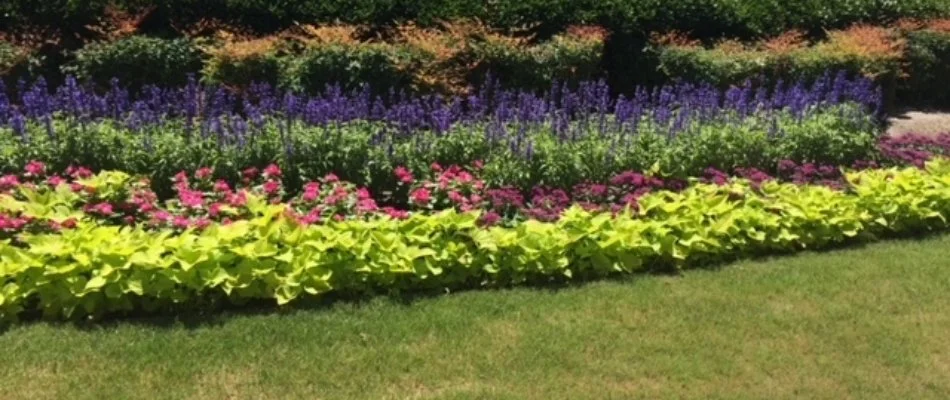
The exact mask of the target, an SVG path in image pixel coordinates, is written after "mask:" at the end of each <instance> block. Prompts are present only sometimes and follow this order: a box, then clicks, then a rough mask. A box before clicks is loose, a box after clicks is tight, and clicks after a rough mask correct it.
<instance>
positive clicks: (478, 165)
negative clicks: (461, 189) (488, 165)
mask: <svg viewBox="0 0 950 400" xmlns="http://www.w3.org/2000/svg"><path fill="white" fill-rule="evenodd" d="M472 165H473V166H475V169H482V168H485V163H484V162H482V160H475V162H473V163H472Z"/></svg>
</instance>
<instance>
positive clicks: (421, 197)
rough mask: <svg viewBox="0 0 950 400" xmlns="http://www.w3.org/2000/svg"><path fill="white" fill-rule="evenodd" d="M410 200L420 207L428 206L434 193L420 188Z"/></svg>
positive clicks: (413, 193)
mask: <svg viewBox="0 0 950 400" xmlns="http://www.w3.org/2000/svg"><path fill="white" fill-rule="evenodd" d="M409 200H410V201H412V203H413V204H416V205H418V206H427V205H429V202H430V201H432V193H431V192H430V191H429V189H426V188H419V189H416V190H415V191H413V192H412V194H410V195H409Z"/></svg>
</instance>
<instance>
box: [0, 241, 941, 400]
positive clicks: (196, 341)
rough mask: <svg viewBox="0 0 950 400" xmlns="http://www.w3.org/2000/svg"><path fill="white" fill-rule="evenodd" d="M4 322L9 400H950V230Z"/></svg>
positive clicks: (1, 392) (0, 338)
mask: <svg viewBox="0 0 950 400" xmlns="http://www.w3.org/2000/svg"><path fill="white" fill-rule="evenodd" d="M164 322H167V321H163V320H148V321H124V322H116V323H109V324H105V325H102V326H98V327H93V328H89V327H85V328H83V327H76V326H73V325H64V324H46V323H28V324H24V325H20V326H15V327H13V328H11V329H9V330H8V331H6V332H5V333H3V334H2V335H0V399H125V398H141V399H145V398H148V399H152V398H156V399H258V398H262V399H297V398H299V399H317V398H323V399H337V398H342V399H377V398H393V399H403V398H419V399H424V398H426V399H427V398H437V399H469V398H491V399H496V398H500V399H554V398H556V399H609V398H617V399H628V398H644V399H656V398H661V399H666V398H669V399H680V398H696V399H707V398H719V399H744V398H749V399H753V398H754V399H773V398H808V399H871V398H874V399H947V398H950V236H945V237H939V238H932V239H926V240H918V241H898V242H890V243H883V244H876V245H871V246H868V247H865V248H861V249H854V250H844V251H835V252H831V253H821V254H802V255H799V256H791V257H782V258H775V259H770V260H763V261H750V262H742V263H737V264H732V265H729V266H727V267H725V268H723V269H720V270H715V271H693V272H687V273H684V274H683V275H681V276H640V277H636V278H633V279H630V280H627V281H623V282H617V281H615V282H600V283H594V284H589V285H584V286H576V287H572V288H569V289H563V290H548V289H529V288H525V289H516V290H505V291H473V292H466V293H457V294H452V295H448V296H443V297H437V298H426V299H421V300H418V301H414V302H412V303H411V304H401V303H398V302H395V301H390V300H385V299H379V300H375V301H372V302H370V303H368V304H360V305H357V304H338V305H335V306H332V307H328V308H323V309H313V310H303V311H295V312H289V313H283V314H277V313H263V314H258V315H252V314H246V315H240V314H222V315H219V316H218V317H215V318H213V319H211V320H208V321H207V322H206V323H201V324H197V325H192V324H183V323H170V324H168V323H164Z"/></svg>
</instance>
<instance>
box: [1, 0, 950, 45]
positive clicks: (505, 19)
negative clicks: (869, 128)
mask: <svg viewBox="0 0 950 400" xmlns="http://www.w3.org/2000/svg"><path fill="white" fill-rule="evenodd" d="M109 4H113V5H114V7H117V8H119V9H143V8H148V7H154V11H153V15H154V16H155V17H154V18H156V19H162V20H165V21H166V22H171V23H175V24H181V23H183V22H187V21H196V20H199V19H202V18H216V19H220V20H223V21H226V22H229V23H235V24H239V25H243V26H248V27H251V28H253V29H255V30H257V31H260V32H273V31H277V30H281V29H283V28H286V27H289V26H292V25H293V24H294V23H296V22H299V23H331V22H335V21H341V22H345V23H354V24H369V25H373V26H382V25H389V24H393V23H396V22H404V21H417V22H419V23H422V24H434V23H437V22H439V21H444V20H453V19H459V18H477V19H480V20H482V21H484V22H486V23H487V24H489V25H492V26H498V27H503V28H510V27H520V26H524V25H526V24H539V25H540V26H539V29H540V30H542V31H547V32H556V31H558V30H560V29H562V28H564V27H565V26H567V25H571V24H577V23H591V22H596V23H601V24H604V25H607V26H609V27H611V28H615V29H620V30H623V31H625V32H638V31H639V32H648V31H652V30H668V29H679V30H685V31H692V32H694V33H696V34H699V35H702V36H704V37H706V36H708V35H711V36H719V35H728V36H737V35H738V36H743V37H747V36H752V35H763V34H778V33H781V32H784V31H787V30H789V29H802V30H806V31H810V32H820V31H821V30H823V29H825V28H835V27H843V26H847V25H850V24H852V23H855V22H871V23H875V22H877V23H883V22H889V21H894V20H896V19H899V18H928V17H939V16H947V15H950V4H948V3H947V2H946V1H944V0H901V1H881V0H673V1H667V0H599V1H594V0H501V1H491V0H474V1H471V0H364V1H358V2H353V1H344V0H302V1H287V0H284V1H276V2H275V1H262V0H167V1H165V0H163V1H156V0H111V1H110V0H80V1H77V0H46V1H40V2H37V1H34V0H7V1H5V2H3V4H2V5H0V16H2V18H3V19H2V20H0V26H3V25H6V26H15V25H17V24H39V25H50V26H58V27H62V28H64V29H67V30H70V31H81V30H82V29H83V27H84V26H86V25H88V24H90V23H92V22H94V21H96V19H97V18H99V17H101V16H102V15H103V14H104V13H105V10H106V9H107V5H109Z"/></svg>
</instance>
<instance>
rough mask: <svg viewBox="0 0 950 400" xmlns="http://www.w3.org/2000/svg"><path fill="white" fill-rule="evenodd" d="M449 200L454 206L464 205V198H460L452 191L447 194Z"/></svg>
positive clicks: (457, 193) (460, 195)
mask: <svg viewBox="0 0 950 400" xmlns="http://www.w3.org/2000/svg"><path fill="white" fill-rule="evenodd" d="M449 200H450V201H451V202H453V203H455V204H462V203H465V196H462V194H461V193H459V192H457V191H455V190H453V191H451V192H449Z"/></svg>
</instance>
